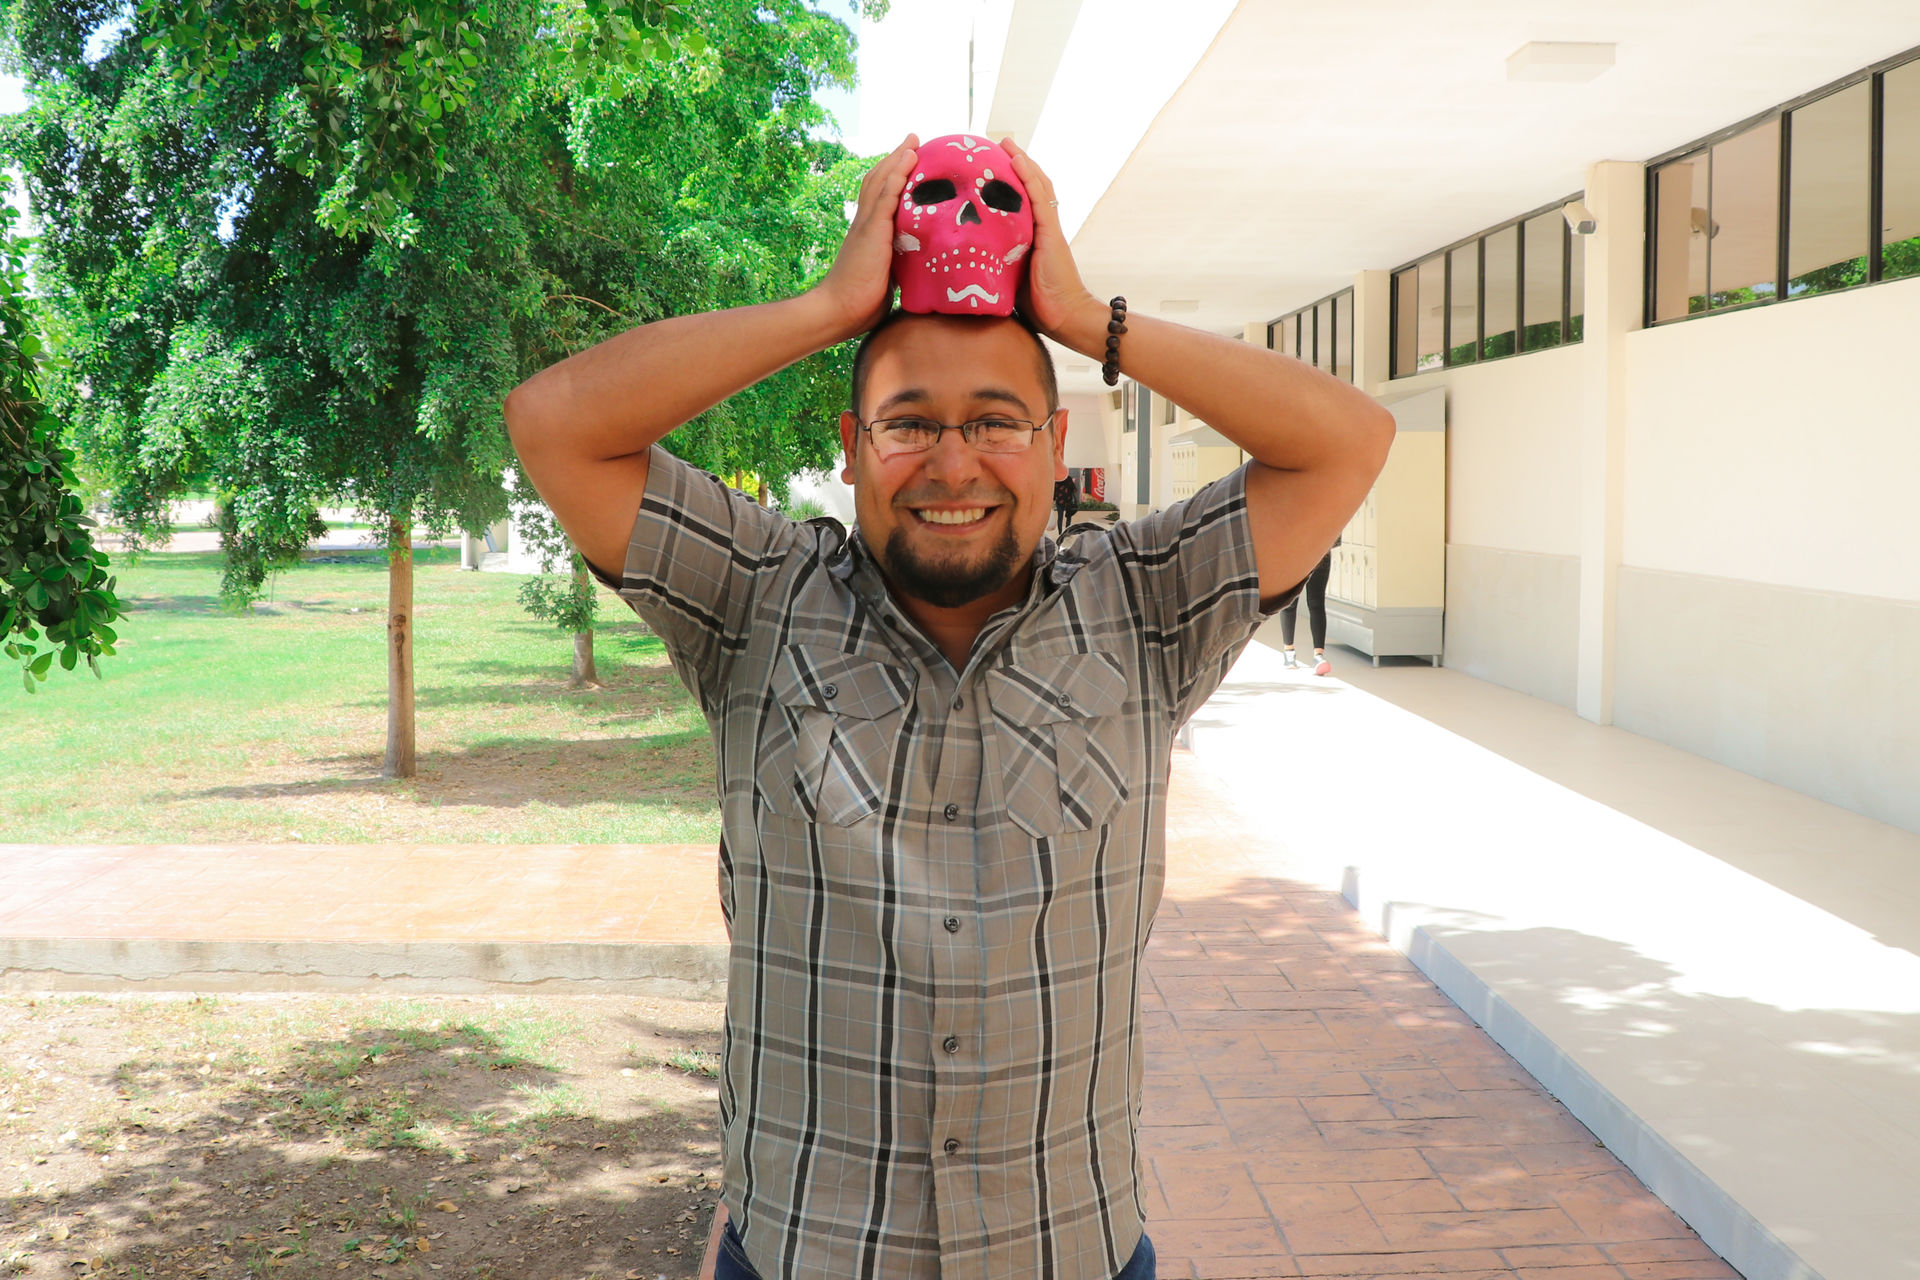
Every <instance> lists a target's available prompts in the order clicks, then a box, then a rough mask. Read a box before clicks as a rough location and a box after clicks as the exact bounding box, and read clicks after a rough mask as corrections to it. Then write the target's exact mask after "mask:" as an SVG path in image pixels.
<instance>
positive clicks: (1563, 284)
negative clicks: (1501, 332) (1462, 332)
mask: <svg viewBox="0 0 1920 1280" xmlns="http://www.w3.org/2000/svg"><path fill="white" fill-rule="evenodd" d="M1586 194H1587V193H1586V192H1585V191H1576V192H1574V193H1573V194H1572V195H1569V196H1562V197H1561V198H1560V199H1558V200H1550V201H1548V202H1547V203H1546V204H1543V205H1540V206H1539V207H1538V208H1534V209H1529V210H1527V211H1526V212H1525V213H1523V214H1521V215H1520V216H1518V217H1516V218H1507V219H1505V220H1503V221H1500V222H1496V223H1494V224H1493V225H1492V226H1490V227H1486V228H1483V229H1482V230H1479V231H1476V232H1474V233H1473V234H1472V235H1470V236H1462V237H1460V239H1458V240H1455V241H1453V242H1452V243H1450V244H1446V245H1442V246H1441V247H1440V248H1438V249H1435V250H1433V251H1431V252H1429V253H1423V254H1421V255H1420V256H1419V257H1417V258H1415V259H1413V260H1412V261H1410V262H1405V263H1402V264H1401V265H1400V266H1397V267H1395V268H1393V269H1392V270H1391V271H1389V272H1387V286H1388V287H1387V295H1388V299H1389V303H1390V305H1389V314H1388V321H1387V323H1388V328H1387V336H1388V342H1387V349H1388V357H1389V358H1388V370H1387V378H1388V380H1389V381H1393V380H1397V379H1400V378H1417V377H1420V376H1422V375H1424V374H1429V373H1444V372H1446V371H1447V370H1449V369H1464V368H1466V367H1467V366H1469V365H1480V364H1491V363H1496V362H1498V361H1501V360H1511V359H1513V358H1514V357H1516V356H1528V355H1537V354H1538V353H1540V352H1542V351H1552V350H1554V349H1555V348H1557V347H1565V346H1571V345H1573V344H1574V343H1577V342H1580V341H1582V340H1583V339H1584V338H1585V337H1586V332H1585V329H1584V327H1583V328H1582V330H1581V336H1580V337H1579V338H1570V337H1568V336H1567V334H1568V332H1569V330H1570V329H1571V327H1572V320H1573V316H1572V312H1571V310H1570V308H1571V307H1572V305H1573V251H1574V241H1575V240H1576V239H1579V237H1576V236H1575V235H1574V234H1573V229H1572V228H1571V227H1569V226H1568V225H1567V220H1566V217H1565V215H1564V214H1563V212H1562V210H1564V209H1565V207H1566V206H1567V204H1569V203H1570V202H1572V201H1574V200H1580V199H1584V198H1585V196H1586ZM1545 213H1552V214H1553V215H1555V216H1556V217H1558V218H1559V219H1560V341H1559V342H1556V343H1555V344H1554V345H1553V346H1551V347H1535V348H1532V349H1531V350H1529V349H1527V348H1526V346H1525V337H1526V332H1527V301H1526V293H1527V231H1526V224H1527V223H1529V222H1531V221H1533V220H1534V219H1535V218H1538V217H1539V216H1541V215H1542V214H1545ZM1509 227H1513V228H1517V229H1518V234H1517V235H1515V237H1514V240H1515V246H1514V273H1515V274H1514V281H1515V286H1516V287H1515V296H1514V344H1513V345H1514V349H1513V350H1512V351H1509V352H1508V353H1507V354H1506V355H1503V356H1489V355H1487V354H1486V349H1487V332H1486V330H1487V239H1488V237H1490V236H1496V235H1499V234H1500V233H1501V232H1502V231H1505V230H1507V229H1508V228H1509ZM1468 245H1475V246H1476V248H1475V251H1474V252H1475V263H1476V266H1475V274H1476V276H1477V277H1478V279H1477V281H1476V283H1475V286H1474V298H1475V316H1476V318H1475V320H1474V330H1475V332H1474V338H1473V349H1474V358H1473V359H1471V360H1463V361H1459V362H1457V363H1456V362H1455V361H1454V359H1453V348H1454V347H1455V345H1457V344H1456V343H1455V342H1454V341H1453V254H1454V251H1455V250H1457V249H1464V248H1466V247H1467V246H1468ZM1434 258H1439V259H1440V265H1441V268H1442V272H1441V286H1440V289H1441V293H1442V295H1443V301H1442V303H1441V307H1440V366H1439V368H1436V369H1419V368H1415V369H1402V368H1400V367H1399V365H1400V343H1399V341H1398V339H1399V336H1400V290H1399V289H1397V288H1395V287H1394V281H1395V280H1397V279H1398V278H1399V276H1400V274H1401V273H1402V272H1406V271H1414V272H1418V271H1419V269H1420V264H1421V263H1423V262H1430V261H1432V260H1433V259H1434ZM1416 279H1417V277H1416ZM1413 323H1414V324H1416V325H1417V324H1418V323H1419V317H1418V316H1416V317H1414V319H1413ZM1536 323H1537V322H1536ZM1413 349H1414V361H1415V363H1416V364H1417V363H1418V362H1419V359H1420V342H1419V337H1418V333H1417V332H1416V334H1415V337H1414V342H1413Z"/></svg>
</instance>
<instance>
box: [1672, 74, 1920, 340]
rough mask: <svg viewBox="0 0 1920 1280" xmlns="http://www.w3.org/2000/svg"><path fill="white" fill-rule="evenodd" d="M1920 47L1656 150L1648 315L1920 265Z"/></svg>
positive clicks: (1832, 286)
mask: <svg viewBox="0 0 1920 1280" xmlns="http://www.w3.org/2000/svg"><path fill="white" fill-rule="evenodd" d="M1916 55H1920V49H1911V50H1908V51H1907V52H1906V53H1904V54H1902V55H1901V56H1900V57H1899V58H1896V59H1891V60H1889V61H1887V62H1885V63H1881V64H1879V65H1878V66H1875V67H1869V68H1867V69H1865V70H1863V71H1860V72H1857V73H1856V74H1854V75H1852V76H1849V77H1847V78H1846V79H1845V80H1841V81H1836V82H1835V83H1834V84H1831V85H1828V86H1827V87H1825V88H1823V89H1820V90H1818V91H1816V92H1815V93H1811V94H1808V95H1807V96H1806V97H1805V98H1803V99H1800V100H1798V101H1796V102H1794V103H1789V104H1786V105H1784V106H1782V107H1779V108H1777V109H1775V110H1774V111H1773V112H1771V113H1769V114H1768V115H1767V116H1766V117H1765V118H1763V119H1760V120H1758V121H1756V122H1754V123H1751V124H1742V125H1737V126H1735V127H1734V128H1732V129H1729V130H1727V131H1726V132H1725V134H1724V135H1723V136H1716V137H1714V138H1712V139H1708V140H1705V142H1704V144H1703V143H1695V144H1692V145H1691V146H1690V147H1689V148H1687V149H1686V153H1685V154H1682V155H1677V156H1675V157H1674V158H1673V159H1670V160H1669V159H1665V158H1661V159H1656V160H1653V161H1650V162H1649V163H1648V183H1649V192H1648V195H1649V199H1650V202H1651V206H1652V225H1651V227H1650V228H1649V235H1648V237H1647V251H1648V253H1649V254H1650V255H1651V259H1652V260H1651V262H1650V264H1649V268H1648V280H1649V286H1650V287H1649V289H1648V296H1647V312H1648V320H1649V322H1650V323H1653V324H1663V323H1665V322H1667V321H1670V320H1682V319H1685V318H1687V317H1689V316H1695V315H1699V314H1701V313H1703V312H1708V311H1720V310H1724V309H1727V308H1731V307H1744V306H1752V305H1756V304H1760V303H1767V302H1775V301H1780V300H1782V299H1791V298H1799V297H1805V296H1807V295H1810V294H1816V293H1831V292H1832V291H1834V290H1836V289H1848V288H1852V287H1854V286H1856V285H1862V284H1874V283H1876V282H1878V281H1880V280H1891V279H1895V278H1898V277H1900V276H1908V275H1920V57H1916Z"/></svg>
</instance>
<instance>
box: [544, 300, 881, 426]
mask: <svg viewBox="0 0 1920 1280" xmlns="http://www.w3.org/2000/svg"><path fill="white" fill-rule="evenodd" d="M853 332H854V330H853V329H852V328H851V327H850V326H849V323H848V321H847V319H846V318H845V317H844V315H841V314H839V313H837V312H836V311H835V309H834V307H833V306H832V304H831V302H829V301H828V300H826V299H825V298H823V297H822V296H821V295H819V294H817V293H813V292H809V293H804V294H801V295H799V296H798V297H794V298H787V299H783V300H782V301H779V302H767V303H762V304H760V305H758V306H752V307H737V308H734V309H732V310H729V311H711V312H706V313H704V314H701V315H692V316H674V317H671V318H669V319H666V320H658V321H655V322H654V323H652V324H646V325H641V326H639V327H638V328H634V329H629V330H627V331H626V332H625V333H623V334H620V335H619V336H618V337H613V338H608V339H607V340H606V341H605V342H602V343H600V344H598V345H597V346H593V347H589V348H588V349H587V350H585V351H582V352H580V353H579V354H577V355H574V356H570V357H568V358H567V359H565V360H562V361H561V362H560V363H558V364H556V365H553V366H551V367H549V368H546V369H543V370H541V371H540V372H539V373H536V374H535V375H533V377H531V378H528V379H527V380H526V381H525V382H523V383H521V384H520V385H519V386H518V387H516V388H514V390H513V393H512V394H511V395H509V396H508V397H507V403H506V418H507V430H508V432H509V433H510V434H511V435H512V437H513V443H514V447H515V448H516V449H518V450H519V451H520V453H521V455H522V456H523V457H524V456H526V454H528V453H529V452H535V453H540V452H546V451H550V450H558V451H562V452H565V453H567V454H569V455H571V456H573V457H576V458H581V459H584V460H588V461H595V462H597V461H603V460H606V459H609V458H620V457H625V456H627V455H629V454H635V453H639V452H641V451H642V450H644V449H646V448H648V447H649V446H651V445H652V444H653V443H654V442H656V441H657V440H659V439H660V438H661V437H663V436H665V435H666V434H667V433H668V432H669V431H671V430H673V429H674V428H675V427H677V426H679V425H680V424H681V423H683V422H686V421H688V420H689V419H691V418H693V417H695V416H697V415H699V414H701V413H703V412H705V411H706V410H708V409H710V408H712V407H713V406H714V405H716V404H719V403H720V402H721V401H722V400H725V399H726V398H727V397H728V396H730V395H733V394H734V393H735V392H737V391H741V390H743V389H745V388H747V387H750V386H752V385H753V384H754V383H756V382H758V381H760V380H761V379H762V378H765V377H767V376H768V375H769V374H772V373H776V372H778V371H779V370H781V369H784V368H785V367H786V366H788V365H790V364H792V363H793V362H794V361H796V360H800V359H803V358H805V357H806V356H809V355H812V354H813V353H814V352H816V351H819V350H821V349H823V348H825V347H829V346H832V345H833V344H834V343H836V342H842V341H844V340H846V339H847V338H848V337H851V336H852V334H853Z"/></svg>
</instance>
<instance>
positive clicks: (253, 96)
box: [0, 0, 857, 776]
mask: <svg viewBox="0 0 1920 1280" xmlns="http://www.w3.org/2000/svg"><path fill="white" fill-rule="evenodd" d="M114 12H115V10H114V9H112V8H110V7H108V6H107V5H105V4H104V3H101V2H100V0H12V3H11V4H10V5H9V6H7V7H6V8H5V10H4V16H5V24H6V29H5V33H4V34H5V52H6V57H7V59H8V61H9V64H10V65H11V66H12V67H13V68H14V69H16V70H20V71H23V72H24V73H25V74H26V76H27V79H28V82H29V92H30V95H31V100H30V105H29V108H28V110H27V111H25V112H24V113H22V114H21V115H20V116H18V117H15V118H13V119H12V120H11V121H9V122H8V123H7V125H6V131H5V134H4V137H3V139H0V146H3V147H4V150H5V151H6V153H7V158H8V159H9V160H11V161H12V162H14V163H17V164H19V165H20V166H21V168H22V169H23V171H24V173H25V175H26V178H27V185H28V189H29V193H30V195H31V197H32V199H33V201H34V203H35V206H36V209H37V210H38V211H39V213H40V215H41V217H42V220H43V222H44V223H45V224H46V225H47V226H48V227H49V234H48V235H47V237H46V238H45V242H44V243H43V245H42V246H41V247H40V256H39V261H38V264H37V268H38V274H39V277H40V278H41V279H42V280H43V282H44V283H45V286H46V289H47V292H48V295H49V302H50V305H52V306H53V307H54V308H55V309H57V310H58V311H59V312H60V313H61V315H62V318H63V321H64V327H65V330H66V332H67V334H68V341H67V350H66V351H65V353H64V354H65V356H66V361H65V366H64V367H65V370H66V372H65V375H64V376H63V378H62V380H61V381H60V382H59V384H58V385H57V386H56V387H54V388H53V392H54V395H55V398H56V400H57V401H58V403H59V407H60V408H61V409H62V410H63V411H65V412H66V413H67V414H68V415H69V416H70V418H71V420H72V422H73V426H74V429H75V436H76V439H77V440H78V441H79V442H80V444H81V445H82V447H83V449H84V450H85V451H86V452H87V453H88V456H89V457H90V459H93V460H96V461H97V462H98V464H99V465H100V467H101V468H102V469H103V470H104V472H105V473H106V474H107V476H108V477H109V479H110V482H111V483H112V487H113V490H114V502H115V508H114V510H115V515H116V516H117V517H118V518H119V520H120V521H121V522H123V523H124V524H125V525H126V526H127V527H128V528H129V529H130V531H131V532H132V534H133V536H134V537H135V538H136V539H142V538H144V539H148V540H151V539H153V538H156V537H159V536H161V535H163V534H164V533H165V532H166V517H165V511H166V507H165V504H166V501H167V500H168V499H169V498H170V497H172V496H174V495H176V494H177V493H178V492H180V491H181V489H182V488H183V487H184V485H185V483H186V480H187V478H188V477H189V476H193V475H202V474H204V475H205V476H207V477H209V479H210V481H211V483H212V484H213V486H214V487H215V488H216V490H217V492H218V493H219V495H220V498H221V501H222V505H223V508H224V510H225V512H226V513H227V516H226V520H227V528H226V530H225V536H224V537H223V546H224V549H225V551H226V556H227V571H226V575H225V578H224V581H223V590H224V593H225V594H226V595H227V597H228V598H229V599H230V600H231V601H233V602H235V603H237V604H242V603H245V602H246V601H249V600H250V599H252V598H253V597H254V596H255V595H257V594H258V593H259V591H260V590H261V589H262V586H263V583H264V581H265V576H266V574H267V572H269V571H270V570H271V569H272V568H273V567H274V566H275V565H277V564H281V563H286V562H288V561H289V560H291V559H292V558H294V557H297V555H298V554H299V551H300V549H301V548H302V547H303V546H304V545H305V543H306V541H307V535H308V533H309V529H310V524H311V520H312V513H313V511H314V509H315V507H317V506H319V505H322V504H325V503H345V504H348V505H352V506H354V507H357V508H359V509H361V510H363V511H366V512H368V513H370V514H372V515H374V516H375V517H376V519H377V521H378V524H379V528H380V530H381V533H382V535H383V537H384V540H385V543H386V545H387V547H388V549H389V557H390V574H389V617H388V624H389V638H390V643H389V646H388V650H389V655H388V656H389V717H388V741H387V751H386V758H385V761H384V763H383V772H385V773H387V774H388V775H390V776H407V775H409V774H411V773H412V772H413V721H412V675H411V648H412V631H411V625H410V623H411V581H412V561H411V554H410V547H411V544H412V541H413V537H414V535H415V534H416V533H417V532H421V531H424V532H427V533H444V532H446V531H449V530H451V529H452V528H453V527H455V526H459V527H462V528H466V529H470V530H471V529H479V528H482V527H484V526H485V525H486V524H488V523H490V522H491V521H492V520H494V519H496V518H498V516H499V515H501V514H502V513H503V512H504V510H505V505H506V498H505V494H504V491H503V489H502V486H501V479H502V475H503V472H504V470H505V468H506V466H507V463H508V462H509V460H510V453H509V449H508V445H507V442H506V437H505V432H504V429H503V425H502V422H501V415H500V410H499V406H500V404H501V402H502V400H503V399H504V398H505V395H506V392H507V391H508V390H509V389H510V388H511V387H512V386H513V385H514V384H515V383H516V382H518V381H519V380H520V379H521V378H522V377H524V376H526V375H527V374H529V373H531V372H532V371H533V370H535V369H537V368H540V367H542V366H544V365H545V364H548V363H551V362H552V361H553V360H555V359H558V358H560V357H561V356H563V355H565V354H567V353H568V352H570V351H573V350H577V349H579V347H581V346H584V345H586V344H588V343H589V342H592V341H597V340H598V339H599V338H600V337H603V336H606V335H607V334H608V333H609V332H612V331H613V330H615V329H617V328H624V327H626V326H628V325H631V324H634V323H638V322H640V321H642V320H647V319H653V318H657V317H659V316H661V315H666V314H671V313H673V312H675V311H679V310H686V309H704V308H707V307H712V306H720V305H732V304H734V303H736V302H748V301H754V300H758V298H759V297H761V296H772V295H773V294H775V293H778V292H784V291H790V290H791V289H792V288H794V287H798V286H799V285H801V284H804V283H805V282H807V280H809V279H810V278H811V277H812V276H813V275H815V274H817V273H818V272H819V271H821V270H824V266H825V264H826V261H827V260H828V259H829V258H830V255H831V253H832V250H833V247H834V246H835V245H837V243H838V240H839V236H840V234H841V231H842V230H843V229H844V223H843V222H841V221H837V220H838V219H839V216H840V215H839V211H840V201H842V200H844V199H845V198H846V195H847V193H848V192H849V191H850V189H851V185H852V184H851V178H852V176H853V175H854V173H856V172H857V169H856V166H854V165H853V163H852V162H851V161H850V158H849V157H847V156H846V155H845V153H844V151H843V150H842V149H840V148H838V147H834V146H831V145H830V144H819V143H813V142H810V141H809V140H808V139H807V137H806V133H805V131H806V129H807V128H808V126H809V125H811V124H812V123H814V122H815V121H816V120H817V119H818V109H817V108H815V107H814V106H813V104H812V102H811V97H810V95H811V92H812V90H813V88H814V87H816V86H817V85H818V84H820V83H822V82H823V81H825V80H829V79H841V80H844V79H845V78H846V77H848V76H849V75H850V74H851V56H850V52H851V51H850V37H849V35H848V32H847V31H846V28H845V27H844V26H843V25H841V24H839V23H837V22H835V21H833V20H831V19H828V18H825V17H823V16H821V15H819V14H816V13H813V12H812V11H811V10H809V9H807V8H806V7H805V5H804V4H803V3H801V0H768V2H766V3H753V2H752V0H707V2H706V3H703V4H701V5H699V6H698V7H697V8H696V7H694V6H690V5H685V4H679V3H675V4H666V3H659V2H658V0H643V2H642V3H635V4H627V5H619V4H608V3H605V2H604V0H505V2H502V3H488V4H478V3H467V4H462V3H434V4H428V5H424V6H423V5H403V4H400V3H398V2H397V0H356V2H355V3H354V4H352V5H350V6H349V5H341V6H339V7H338V8H335V7H334V4H333V2H332V0H277V2H275V3H261V2H259V0H252V2H250V3H225V2H223V0H148V2H147V3H145V4H143V6H142V7H141V9H140V10H139V12H138V14H137V16H136V17H135V19H134V22H133V24H132V28H131V30H129V31H128V32H127V33H126V34H125V35H124V36H122V37H121V38H119V39H117V40H115V41H112V42H111V43H110V44H109V45H108V47H107V48H106V49H105V51H104V53H103V54H102V55H101V56H99V57H98V58H96V59H94V60H89V59H88V57H87V56H86V46H87V41H88V39H89V37H90V36H93V35H94V34H95V33H96V32H97V31H99V29H100V28H101V24H102V23H103V22H104V21H106V20H107V19H108V18H110V17H111V16H112V15H113V13H114ZM723 71H724V74H723ZM812 364H813V366H815V367H813V368H811V369H809V368H807V367H797V368H796V369H794V370H789V371H788V372H787V374H786V375H783V379H782V380H780V382H779V383H778V384H777V385H770V386H767V387H763V388H757V389H756V394H755V395H754V396H752V397H748V398H746V399H744V400H743V401H742V403H741V404H739V405H730V406H723V408H722V409H721V410H717V411H715V412H714V413H712V414H710V415H708V417H707V420H706V421H704V422H703V423H701V424H699V426H698V427H697V428H696V429H695V430H694V431H693V432H692V433H691V434H690V437H689V439H688V440H687V441H686V443H687V445H689V446H690V447H691V452H693V453H695V454H698V455H700V456H699V457H698V458H697V460H698V461H701V462H702V463H703V464H705V465H717V466H728V465H732V466H741V465H746V466H753V467H755V468H756V469H760V470H762V471H764V472H766V473H767V474H769V475H775V476H779V475H784V474H788V473H790V472H791V471H792V470H794V469H798V467H799V466H806V465H817V464H818V459H819V457H820V455H821V453H822V450H821V449H820V448H819V447H817V445H818V443H819V442H817V441H815V440H814V439H812V438H811V437H807V436H804V435H797V434H796V428H795V427H794V425H793V424H794V421H795V419H796V418H798V417H800V416H802V415H807V416H812V415H816V414H817V412H818V409H819V406H820V388H821V387H822V386H824V385H825V384H826V383H827V382H828V381H830V380H832V381H835V382H837V381H838V379H837V378H834V376H833V374H834V370H835V366H836V364H838V365H841V366H843V365H844V357H843V356H841V357H838V358H836V357H834V356H829V357H826V358H825V359H816V360H815V361H814V362H812ZM826 416H827V417H829V418H830V414H829V415H826ZM816 420H819V419H818V418H816ZM821 434H822V435H825V434H829V433H826V432H822V433H821ZM827 452H828V456H830V451H827Z"/></svg>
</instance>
